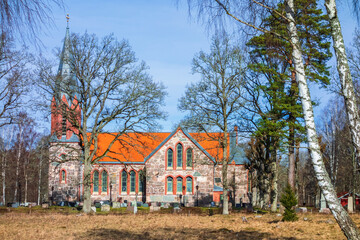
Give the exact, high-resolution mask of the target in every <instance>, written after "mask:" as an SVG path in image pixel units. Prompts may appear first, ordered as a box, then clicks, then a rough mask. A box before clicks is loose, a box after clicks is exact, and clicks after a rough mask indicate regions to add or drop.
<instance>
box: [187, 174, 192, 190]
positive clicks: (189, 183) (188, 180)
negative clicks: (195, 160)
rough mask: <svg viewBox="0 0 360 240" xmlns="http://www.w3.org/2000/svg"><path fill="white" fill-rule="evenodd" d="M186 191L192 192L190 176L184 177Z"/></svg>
mask: <svg viewBox="0 0 360 240" xmlns="http://www.w3.org/2000/svg"><path fill="white" fill-rule="evenodd" d="M186 192H188V193H192V178H191V177H187V178H186Z"/></svg>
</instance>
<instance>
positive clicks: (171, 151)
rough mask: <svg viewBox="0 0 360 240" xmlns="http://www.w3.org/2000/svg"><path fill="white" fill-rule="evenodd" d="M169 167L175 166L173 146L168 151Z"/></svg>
mask: <svg viewBox="0 0 360 240" xmlns="http://www.w3.org/2000/svg"><path fill="white" fill-rule="evenodd" d="M167 167H168V168H172V167H173V150H172V149H171V148H169V149H168V151H167Z"/></svg>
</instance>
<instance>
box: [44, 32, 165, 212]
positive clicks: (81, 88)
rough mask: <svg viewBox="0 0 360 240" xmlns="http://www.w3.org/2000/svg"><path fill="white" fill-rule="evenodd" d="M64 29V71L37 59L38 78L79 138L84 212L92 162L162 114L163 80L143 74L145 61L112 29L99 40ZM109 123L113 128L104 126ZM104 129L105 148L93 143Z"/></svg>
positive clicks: (88, 199) (87, 207) (153, 123)
mask: <svg viewBox="0 0 360 240" xmlns="http://www.w3.org/2000/svg"><path fill="white" fill-rule="evenodd" d="M68 31H69V30H68V29H67V34H66V37H65V43H64V51H63V54H62V59H61V61H63V67H62V69H67V70H69V71H70V72H68V73H66V74H61V73H60V72H59V74H56V73H53V71H52V69H53V68H51V66H49V65H47V64H46V62H42V64H41V66H40V69H41V70H40V78H41V79H40V80H41V81H42V86H43V87H44V89H47V90H48V91H49V92H50V93H51V94H52V95H53V96H54V97H55V100H56V101H57V102H58V103H61V104H58V105H57V106H58V108H57V110H58V111H59V110H60V111H63V110H65V111H64V112H66V119H67V121H69V123H70V125H72V128H71V130H72V131H73V132H74V133H75V134H77V135H78V136H79V140H80V141H81V142H80V147H81V156H82V159H81V161H82V163H83V172H84V181H83V184H84V208H83V210H84V212H86V213H89V212H90V206H91V167H92V164H96V163H98V161H99V160H101V159H102V158H104V157H107V156H108V153H109V151H110V148H111V146H112V145H113V144H114V143H115V142H116V141H121V139H123V138H122V137H123V136H127V133H128V132H137V131H144V130H146V131H150V130H151V129H154V128H156V127H157V124H156V120H157V119H162V118H164V117H165V114H164V113H163V112H162V110H161V108H160V106H161V105H162V104H163V100H164V96H165V92H164V87H163V85H162V84H160V83H156V82H154V81H153V80H152V79H151V77H150V76H149V75H148V73H147V71H146V70H147V66H146V65H145V63H144V62H141V63H140V64H138V63H137V60H136V58H135V54H134V52H133V51H132V50H131V48H130V46H129V44H128V42H127V41H124V40H123V41H117V40H116V39H115V37H114V36H113V35H109V36H106V37H104V38H103V39H101V40H99V39H98V38H97V37H96V36H95V35H89V34H87V33H85V34H84V35H78V34H73V35H72V36H71V37H70V35H69V32H68ZM44 63H45V64H44ZM65 65H66V66H65ZM63 96H66V97H67V101H71V102H72V104H71V106H69V105H67V104H64V102H63V101H62V97H63ZM64 112H63V113H64ZM80 112H81V121H80V118H79V117H80V115H79V114H80ZM109 125H110V126H109ZM110 127H113V128H115V129H116V131H117V132H114V131H111V132H109V128H110ZM60 132H61V131H60ZM104 132H106V133H107V134H109V135H110V136H111V139H112V140H111V142H110V143H109V144H108V145H107V146H102V148H104V147H105V149H99V142H98V136H99V134H101V133H104ZM60 134H61V133H60Z"/></svg>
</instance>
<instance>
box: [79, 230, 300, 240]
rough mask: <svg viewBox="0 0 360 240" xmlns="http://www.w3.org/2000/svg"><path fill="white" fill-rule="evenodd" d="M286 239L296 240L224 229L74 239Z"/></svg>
mask: <svg viewBox="0 0 360 240" xmlns="http://www.w3.org/2000/svg"><path fill="white" fill-rule="evenodd" d="M189 238H191V239H204V240H205V239H206V240H207V239H244V240H250V239H251V240H253V239H268V240H275V239H287V240H296V238H274V237H271V235H270V234H269V233H263V232H257V231H251V230H244V231H239V232H236V231H233V230H229V229H226V228H221V229H218V230H213V229H191V228H184V229H175V228H158V229H151V230H145V231H144V232H141V233H139V232H131V231H128V230H121V229H106V228H96V229H91V230H89V231H87V232H86V233H84V234H82V235H77V236H76V239H95V240H97V239H135V240H140V239H149V240H155V239H189Z"/></svg>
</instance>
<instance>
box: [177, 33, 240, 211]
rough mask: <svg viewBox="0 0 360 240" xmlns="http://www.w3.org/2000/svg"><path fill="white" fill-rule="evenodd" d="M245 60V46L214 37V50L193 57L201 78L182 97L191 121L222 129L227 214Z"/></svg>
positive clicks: (222, 163)
mask: <svg viewBox="0 0 360 240" xmlns="http://www.w3.org/2000/svg"><path fill="white" fill-rule="evenodd" d="M243 65H244V60H243V56H242V53H241V49H239V47H236V46H235V45H232V44H231V42H230V40H229V38H228V37H227V36H224V37H220V36H216V37H214V38H213V42H212V44H211V50H210V53H205V52H203V51H201V52H199V53H198V54H197V55H196V56H195V57H194V59H193V62H192V70H193V73H198V74H200V76H201V80H200V81H199V82H197V83H193V84H190V85H189V86H188V87H187V89H186V91H185V95H184V96H183V97H181V98H180V100H179V109H180V110H182V111H187V112H188V113H189V115H188V116H187V119H186V120H187V121H185V122H188V123H191V124H192V125H195V126H198V127H199V128H200V129H201V130H205V129H209V128H210V129H215V130H220V131H221V133H222V135H220V137H219V139H216V140H218V141H219V143H220V146H221V148H222V151H221V152H222V154H221V155H220V156H218V159H217V160H218V161H219V164H221V167H222V185H223V196H224V198H223V199H224V200H223V214H229V210H228V198H227V196H228V189H229V182H228V175H227V173H228V163H229V162H231V156H229V154H228V150H227V149H228V148H229V127H230V125H231V124H234V121H236V116H237V113H239V110H240V109H241V108H242V106H243V104H242V99H241V97H242V91H243V90H242V86H243V83H244V67H243Z"/></svg>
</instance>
